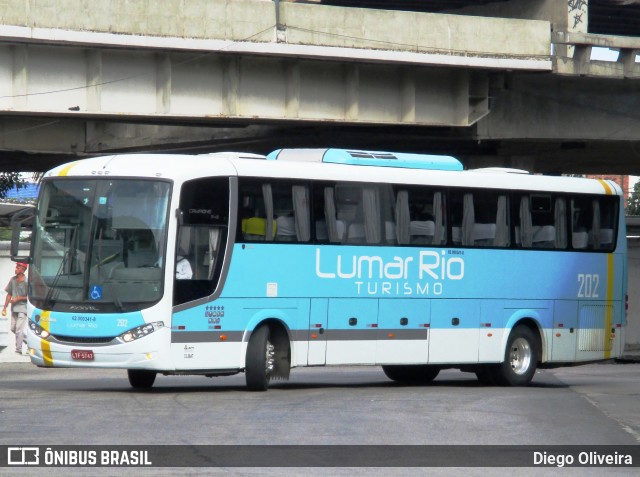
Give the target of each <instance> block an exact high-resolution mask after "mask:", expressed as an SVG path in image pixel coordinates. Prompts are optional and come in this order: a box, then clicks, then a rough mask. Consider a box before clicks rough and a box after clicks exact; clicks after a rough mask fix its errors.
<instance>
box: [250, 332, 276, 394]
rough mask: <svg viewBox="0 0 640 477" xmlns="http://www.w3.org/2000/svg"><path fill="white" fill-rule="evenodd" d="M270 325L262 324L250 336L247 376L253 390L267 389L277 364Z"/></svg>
mask: <svg viewBox="0 0 640 477" xmlns="http://www.w3.org/2000/svg"><path fill="white" fill-rule="evenodd" d="M270 335H271V333H270V331H269V327H268V326H266V325H262V326H260V327H259V328H257V329H256V330H255V331H254V332H253V333H252V334H251V338H249V345H248V346H247V361H246V367H245V377H246V380H247V387H248V388H249V390H251V391H266V390H267V388H268V387H269V380H270V379H271V373H272V371H273V369H274V366H275V347H274V346H273V344H272V343H271V340H270Z"/></svg>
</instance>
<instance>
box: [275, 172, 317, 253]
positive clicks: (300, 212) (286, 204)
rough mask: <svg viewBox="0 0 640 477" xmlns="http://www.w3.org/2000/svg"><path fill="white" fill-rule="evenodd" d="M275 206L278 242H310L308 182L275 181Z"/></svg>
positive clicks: (276, 238) (276, 237)
mask: <svg viewBox="0 0 640 477" xmlns="http://www.w3.org/2000/svg"><path fill="white" fill-rule="evenodd" d="M271 185H272V191H273V208H274V212H273V213H274V216H275V227H276V236H275V240H276V241H278V242H308V241H309V240H310V238H311V216H310V211H309V202H310V201H309V187H308V186H307V185H306V184H292V183H290V182H274V183H272V184H271Z"/></svg>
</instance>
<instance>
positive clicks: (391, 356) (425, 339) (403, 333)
mask: <svg viewBox="0 0 640 477" xmlns="http://www.w3.org/2000/svg"><path fill="white" fill-rule="evenodd" d="M430 322H431V305H430V303H429V300H426V299H408V298H405V299H392V298H390V299H383V300H380V302H379V316H378V340H377V341H378V344H377V349H376V363H378V364H402V363H413V364H418V363H427V362H428V360H429V326H430Z"/></svg>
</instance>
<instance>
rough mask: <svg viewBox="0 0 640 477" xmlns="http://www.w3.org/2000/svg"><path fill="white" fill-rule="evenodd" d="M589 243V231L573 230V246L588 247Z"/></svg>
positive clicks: (577, 247) (578, 247)
mask: <svg viewBox="0 0 640 477" xmlns="http://www.w3.org/2000/svg"><path fill="white" fill-rule="evenodd" d="M588 244H589V233H588V232H587V231H586V230H585V231H582V230H581V231H578V232H573V233H572V234H571V245H572V246H573V248H576V249H581V248H587V245H588Z"/></svg>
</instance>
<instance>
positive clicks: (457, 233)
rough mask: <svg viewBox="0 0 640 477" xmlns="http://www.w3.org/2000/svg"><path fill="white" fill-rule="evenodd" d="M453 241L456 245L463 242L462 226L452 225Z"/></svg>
mask: <svg viewBox="0 0 640 477" xmlns="http://www.w3.org/2000/svg"><path fill="white" fill-rule="evenodd" d="M451 241H452V242H453V244H454V245H461V244H462V227H451Z"/></svg>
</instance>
